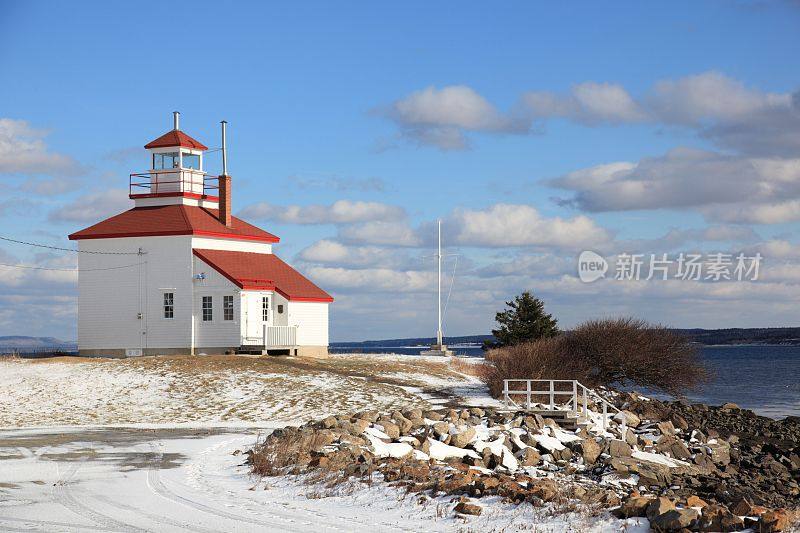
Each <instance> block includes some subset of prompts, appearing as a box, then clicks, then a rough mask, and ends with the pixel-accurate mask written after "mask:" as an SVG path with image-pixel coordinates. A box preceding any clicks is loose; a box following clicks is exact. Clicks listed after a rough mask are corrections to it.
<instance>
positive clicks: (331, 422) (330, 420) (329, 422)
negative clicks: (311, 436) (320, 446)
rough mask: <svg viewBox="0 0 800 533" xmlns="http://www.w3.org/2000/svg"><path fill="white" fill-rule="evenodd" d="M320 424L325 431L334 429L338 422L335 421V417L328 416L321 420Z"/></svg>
mask: <svg viewBox="0 0 800 533" xmlns="http://www.w3.org/2000/svg"><path fill="white" fill-rule="evenodd" d="M320 424H321V425H322V427H324V428H325V429H332V428H335V427H336V426H337V425H338V420H336V417H335V416H328V417H325V418H323V419H322V422H321V423H320Z"/></svg>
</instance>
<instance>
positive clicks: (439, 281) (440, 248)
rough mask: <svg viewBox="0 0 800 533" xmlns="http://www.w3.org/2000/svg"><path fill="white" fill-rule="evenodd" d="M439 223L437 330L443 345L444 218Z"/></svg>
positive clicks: (439, 341)
mask: <svg viewBox="0 0 800 533" xmlns="http://www.w3.org/2000/svg"><path fill="white" fill-rule="evenodd" d="M438 225H439V252H438V253H437V254H436V259H437V267H438V278H437V281H438V291H437V296H438V298H437V301H438V306H437V310H438V317H439V319H438V328H437V330H436V342H437V344H439V346H442V344H444V343H443V339H442V219H439V220H438Z"/></svg>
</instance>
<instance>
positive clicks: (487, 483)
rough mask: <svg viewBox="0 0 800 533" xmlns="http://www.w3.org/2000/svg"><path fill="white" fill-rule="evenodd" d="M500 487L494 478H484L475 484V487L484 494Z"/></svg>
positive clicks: (498, 481)
mask: <svg viewBox="0 0 800 533" xmlns="http://www.w3.org/2000/svg"><path fill="white" fill-rule="evenodd" d="M499 485H500V480H499V479H497V478H496V477H494V476H485V477H482V478H480V479H479V480H478V481H476V482H475V486H476V487H478V488H479V489H481V491H483V492H486V491H487V490H492V489H496V488H497V487H498V486H499Z"/></svg>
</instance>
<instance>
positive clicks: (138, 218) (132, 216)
mask: <svg viewBox="0 0 800 533" xmlns="http://www.w3.org/2000/svg"><path fill="white" fill-rule="evenodd" d="M218 213H219V211H217V210H216V209H206V208H204V207H197V206H191V205H180V204H177V205H159V206H152V207H135V208H133V209H131V210H129V211H125V212H124V213H120V214H119V215H116V216H113V217H111V218H107V219H106V220H103V221H102V222H98V223H97V224H95V225H94V226H89V227H88V228H86V229H82V230H80V231H78V232H75V233H73V234H72V235H70V236H69V238H70V240H73V241H76V240H81V239H110V238H115V237H145V236H159V235H198V236H203V237H221V238H227V239H241V240H248V241H261V242H279V241H280V238H278V237H276V236H275V235H273V234H271V233H268V232H266V231H264V230H262V229H260V228H257V227H255V226H253V225H252V224H248V223H247V222H245V221H244V220H241V219H239V218H236V217H231V226H230V227H227V226H225V224H223V223H222V222H220V221H219V219H218V218H217V216H218Z"/></svg>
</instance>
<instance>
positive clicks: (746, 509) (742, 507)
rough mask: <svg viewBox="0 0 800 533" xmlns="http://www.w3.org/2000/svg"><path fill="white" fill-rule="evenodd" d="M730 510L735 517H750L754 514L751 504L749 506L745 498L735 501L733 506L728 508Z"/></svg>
mask: <svg viewBox="0 0 800 533" xmlns="http://www.w3.org/2000/svg"><path fill="white" fill-rule="evenodd" d="M730 510H731V512H732V513H733V514H735V515H737V516H750V515H752V514H754V513H753V504H751V503H750V502H749V501H747V500H746V499H745V498H739V499H738V500H736V501H735V502H734V503H733V505H731V506H730Z"/></svg>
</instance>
